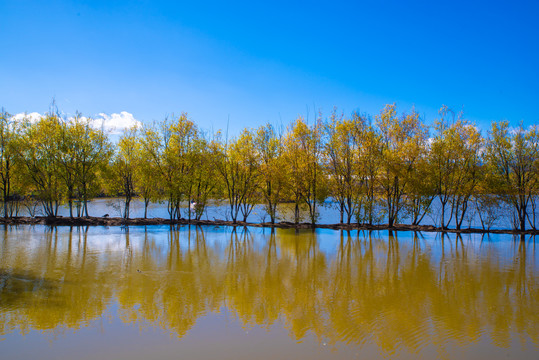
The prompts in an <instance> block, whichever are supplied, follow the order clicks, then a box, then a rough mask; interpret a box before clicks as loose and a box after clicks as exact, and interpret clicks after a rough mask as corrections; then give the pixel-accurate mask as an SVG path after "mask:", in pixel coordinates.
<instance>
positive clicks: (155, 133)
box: [142, 113, 198, 219]
mask: <svg viewBox="0 0 539 360" xmlns="http://www.w3.org/2000/svg"><path fill="white" fill-rule="evenodd" d="M197 136H198V128H197V126H196V124H195V123H194V122H193V121H191V120H189V119H188V118H187V114H186V113H183V114H181V115H180V116H179V117H174V116H172V120H170V121H169V120H168V119H165V121H164V122H163V123H162V124H161V128H160V129H158V130H155V129H146V130H145V131H144V134H143V140H142V144H143V147H144V151H145V153H146V154H147V155H148V156H150V158H151V159H152V162H153V164H154V165H155V169H156V170H157V172H158V173H159V177H160V181H161V182H162V186H163V195H164V197H165V198H166V201H167V209H168V213H169V216H170V219H180V218H181V211H180V210H181V204H182V202H183V201H186V200H189V199H187V196H188V192H189V191H188V190H189V182H190V178H191V177H192V174H193V172H194V167H195V162H193V156H192V154H193V151H194V144H195V141H196V139H197Z"/></svg>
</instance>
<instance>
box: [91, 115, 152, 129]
mask: <svg viewBox="0 0 539 360" xmlns="http://www.w3.org/2000/svg"><path fill="white" fill-rule="evenodd" d="M94 123H95V125H96V126H97V127H101V126H103V129H104V130H105V131H107V132H110V133H111V134H113V135H120V134H122V132H123V131H124V130H125V129H129V128H131V127H133V126H136V127H137V128H140V127H142V123H141V122H140V121H138V120H137V119H135V117H134V116H133V114H131V113H128V112H127V111H122V112H121V113H119V114H118V113H113V114H110V115H107V114H104V113H100V114H99V117H98V118H96V119H94Z"/></svg>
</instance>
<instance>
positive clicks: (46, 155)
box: [17, 113, 64, 216]
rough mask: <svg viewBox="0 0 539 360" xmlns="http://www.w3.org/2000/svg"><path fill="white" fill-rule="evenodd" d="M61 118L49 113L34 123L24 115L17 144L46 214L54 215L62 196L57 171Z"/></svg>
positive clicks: (62, 192) (26, 170)
mask: <svg viewBox="0 0 539 360" xmlns="http://www.w3.org/2000/svg"><path fill="white" fill-rule="evenodd" d="M59 130H60V118H59V116H58V115H57V114H55V113H49V114H47V115H46V116H45V117H43V118H41V119H40V120H39V121H37V122H36V123H31V122H30V121H29V119H25V120H24V123H23V127H22V136H21V137H20V139H19V144H18V145H17V149H18V151H17V155H18V159H19V160H20V161H21V163H22V164H24V170H25V172H26V174H27V176H28V178H29V179H31V181H32V183H33V185H34V186H35V189H36V195H37V197H38V199H39V200H40V201H41V203H42V205H43V211H44V213H45V215H47V216H56V215H57V214H58V208H59V206H60V203H61V201H62V199H63V197H64V191H63V186H62V185H63V183H62V181H61V178H60V177H59V173H58V166H57V165H58V163H57V157H58V152H59V146H58V144H59V133H60V131H59Z"/></svg>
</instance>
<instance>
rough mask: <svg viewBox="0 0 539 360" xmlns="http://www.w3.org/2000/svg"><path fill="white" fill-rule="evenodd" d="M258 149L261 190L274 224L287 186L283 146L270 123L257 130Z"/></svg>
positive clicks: (256, 142) (256, 144)
mask: <svg viewBox="0 0 539 360" xmlns="http://www.w3.org/2000/svg"><path fill="white" fill-rule="evenodd" d="M255 146H256V151H257V154H258V157H259V161H260V185H259V186H260V192H261V193H262V195H263V197H264V200H265V202H266V212H267V213H268V215H269V216H270V221H271V223H272V224H274V223H275V219H276V217H277V205H278V204H279V202H280V200H281V197H282V195H283V194H284V191H285V186H286V174H285V173H284V172H283V171H282V169H283V168H285V164H284V162H283V146H282V143H281V138H280V137H279V136H277V134H276V133H275V130H274V128H273V127H272V126H271V125H270V124H266V125H263V126H260V127H259V128H258V129H257V131H256V139H255Z"/></svg>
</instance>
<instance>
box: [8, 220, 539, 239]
mask: <svg viewBox="0 0 539 360" xmlns="http://www.w3.org/2000/svg"><path fill="white" fill-rule="evenodd" d="M0 224H6V225H50V226H129V225H131V226H137V225H139V226H140V225H196V226H233V227H244V226H252V227H268V228H284V229H333V230H393V231H425V232H445V233H461V234H467V233H468V234H469V233H476V234H532V235H539V230H533V229H530V230H525V231H520V230H514V229H490V230H487V229H480V228H465V229H444V228H441V227H436V226H432V225H406V224H396V225H393V226H391V227H390V226H389V225H387V224H381V225H363V224H361V225H358V224H315V225H313V224H310V223H299V224H295V223H292V222H286V221H283V222H278V223H275V224H272V223H267V222H265V223H249V222H243V221H238V222H236V223H234V222H232V221H226V220H218V219H216V220H187V219H180V220H170V219H163V218H147V219H144V218H134V219H124V218H121V217H93V216H89V217H74V218H71V217H62V216H57V217H44V216H36V217H12V218H7V219H6V218H0Z"/></svg>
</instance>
